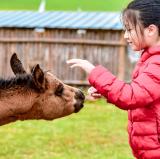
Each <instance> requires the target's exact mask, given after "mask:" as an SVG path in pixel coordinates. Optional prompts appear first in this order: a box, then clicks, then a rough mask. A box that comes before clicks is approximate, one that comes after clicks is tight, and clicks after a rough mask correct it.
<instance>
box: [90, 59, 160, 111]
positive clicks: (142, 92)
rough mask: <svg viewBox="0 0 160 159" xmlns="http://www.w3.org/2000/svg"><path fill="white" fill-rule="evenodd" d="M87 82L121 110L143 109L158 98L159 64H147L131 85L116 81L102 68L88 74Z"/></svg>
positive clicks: (96, 68) (159, 89) (159, 83)
mask: <svg viewBox="0 0 160 159" xmlns="http://www.w3.org/2000/svg"><path fill="white" fill-rule="evenodd" d="M89 82H90V84H91V85H92V86H93V87H95V88H96V89H97V91H98V92H99V93H100V94H102V95H103V96H104V97H106V98H107V101H108V102H110V103H113V104H115V105H116V106H117V107H119V108H121V109H124V110H128V109H135V108H139V107H144V106H147V105H149V104H150V103H151V102H153V101H155V100H156V99H158V98H160V62H159V63H151V64H149V65H148V66H147V67H146V68H145V70H144V71H143V72H142V73H141V74H140V75H138V77H137V78H135V79H133V80H132V82H131V83H125V82H123V81H121V80H118V79H117V78H116V77H115V76H114V75H113V74H112V73H110V72H109V71H108V70H107V69H105V68H104V67H103V66H97V67H95V68H94V69H93V70H92V72H91V73H90V75H89Z"/></svg>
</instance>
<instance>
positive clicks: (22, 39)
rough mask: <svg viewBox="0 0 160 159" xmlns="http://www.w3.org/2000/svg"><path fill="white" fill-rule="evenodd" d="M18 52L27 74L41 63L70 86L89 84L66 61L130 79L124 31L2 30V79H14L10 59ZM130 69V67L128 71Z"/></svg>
mask: <svg viewBox="0 0 160 159" xmlns="http://www.w3.org/2000/svg"><path fill="white" fill-rule="evenodd" d="M13 52H16V53H17V54H18V55H19V57H20V58H21V59H22V61H23V63H24V67H25V68H26V69H27V71H29V70H30V67H31V66H33V65H34V64H37V63H39V64H40V65H41V67H42V68H44V69H45V70H51V71H52V72H53V73H54V74H55V75H56V76H58V77H59V78H60V79H61V80H63V81H64V82H65V83H68V84H75V85H86V84H88V82H87V76H86V74H85V73H84V72H83V71H82V70H81V69H80V68H75V69H70V68H69V66H68V65H67V64H66V60H68V59H72V58H82V59H87V60H89V61H91V62H92V63H93V64H95V65H98V64H102V65H103V66H105V67H107V68H108V69H109V70H111V71H112V73H113V74H115V75H117V76H118V77H119V79H127V80H128V77H129V75H128V71H127V70H126V68H127V66H126V64H127V65H128V58H127V53H126V43H125V42H124V40H123V33H122V31H118V30H117V31H116V30H115V31H113V30H86V31H81V32H80V31H79V30H78V31H77V30H74V29H73V30H69V29H46V30H44V31H43V32H37V31H36V30H34V29H17V28H12V29H8V28H1V29H0V76H2V77H7V76H11V75H12V72H11V69H10V66H9V59H10V56H11V54H12V53H13ZM127 69H128V68H127Z"/></svg>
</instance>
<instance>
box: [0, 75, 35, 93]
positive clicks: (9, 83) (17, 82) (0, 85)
mask: <svg viewBox="0 0 160 159" xmlns="http://www.w3.org/2000/svg"><path fill="white" fill-rule="evenodd" d="M17 86H20V87H25V88H33V89H36V88H35V85H34V82H33V78H32V76H31V75H30V74H22V75H18V76H16V77H11V78H8V79H3V78H1V79H0V89H3V90H5V89H10V88H15V87H17Z"/></svg>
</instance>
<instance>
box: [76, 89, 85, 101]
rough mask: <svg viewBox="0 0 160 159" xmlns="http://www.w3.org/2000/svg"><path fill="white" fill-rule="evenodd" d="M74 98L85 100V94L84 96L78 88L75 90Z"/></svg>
mask: <svg viewBox="0 0 160 159" xmlns="http://www.w3.org/2000/svg"><path fill="white" fill-rule="evenodd" d="M75 98H76V99H80V100H85V96H84V94H83V92H82V91H80V90H79V91H77V92H76V97H75Z"/></svg>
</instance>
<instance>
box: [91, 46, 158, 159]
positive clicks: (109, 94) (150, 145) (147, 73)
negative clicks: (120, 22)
mask: <svg viewBox="0 0 160 159" xmlns="http://www.w3.org/2000/svg"><path fill="white" fill-rule="evenodd" d="M89 82H90V84H91V85H92V86H93V87H95V88H96V89H97V90H98V92H99V93H101V94H102V95H103V96H104V97H105V98H106V99H107V101H108V102H110V103H113V104H115V105H116V106H117V107H119V108H120V109H123V110H127V111H128V134H129V143H130V146H131V148H132V152H133V154H134V156H135V157H136V158H137V159H160V46H156V47H152V48H149V49H146V50H144V51H143V52H142V55H141V58H140V59H139V61H138V63H137V65H136V67H135V69H134V71H133V74H132V81H131V82H130V83H125V82H124V81H121V80H119V79H117V78H116V76H114V75H113V74H112V73H111V72H109V71H108V70H107V69H106V68H104V67H103V66H100V65H99V66H96V67H95V69H93V70H92V72H91V73H90V75H89ZM117 120H118V119H117Z"/></svg>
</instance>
